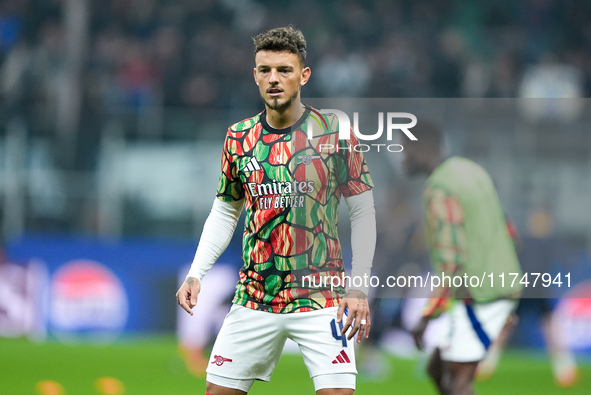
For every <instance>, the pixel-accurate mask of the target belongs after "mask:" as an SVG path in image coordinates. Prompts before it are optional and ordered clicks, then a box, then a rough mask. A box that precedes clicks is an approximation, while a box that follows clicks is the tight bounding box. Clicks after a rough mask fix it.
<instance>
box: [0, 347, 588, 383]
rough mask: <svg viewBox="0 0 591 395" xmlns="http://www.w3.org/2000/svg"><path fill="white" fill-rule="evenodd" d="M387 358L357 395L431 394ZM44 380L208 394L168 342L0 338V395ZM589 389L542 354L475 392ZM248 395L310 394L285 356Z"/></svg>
mask: <svg viewBox="0 0 591 395" xmlns="http://www.w3.org/2000/svg"><path fill="white" fill-rule="evenodd" d="M389 358H390V362H391V364H392V371H391V373H390V374H389V375H386V378H385V379H383V380H382V381H376V380H370V379H368V378H364V377H359V380H358V381H359V382H358V387H357V391H356V393H357V394H402V395H406V394H435V391H434V390H433V388H432V386H431V383H430V382H429V381H428V380H427V378H426V376H425V375H424V373H423V367H422V365H421V364H420V363H419V362H417V361H412V360H411V361H409V360H399V359H395V358H391V357H389ZM104 377H108V378H115V379H116V380H115V381H116V382H120V383H122V384H123V392H121V387H117V386H114V387H113V386H111V387H109V386H107V387H106V388H104V389H103V390H102V392H101V391H100V390H99V389H98V388H99V387H97V380H98V379H100V378H104ZM117 380H118V381H117ZM44 381H51V382H57V383H59V384H58V385H57V387H56V386H54V387H51V386H49V387H47V388H49V389H48V390H47V391H49V392H47V393H46V395H96V394H109V395H117V394H125V395H134V394H138V395H139V394H141V395H150V394H154V395H168V394H175V395H183V394H187V395H189V394H192V395H193V394H197V395H203V394H205V381H204V380H203V379H199V378H195V377H193V376H192V375H190V374H189V373H188V372H187V370H186V368H185V365H184V363H183V361H182V359H181V358H180V357H179V354H178V353H177V346H176V342H175V340H174V338H171V337H154V338H138V339H132V340H128V341H121V342H118V343H116V344H115V345H109V346H93V345H80V346H65V345H61V344H57V343H54V342H47V343H42V344H34V343H31V342H29V341H27V340H23V339H17V340H9V339H0V395H27V394H33V395H35V394H37V395H38V394H40V393H41V392H39V389H38V387H39V383H40V382H44ZM52 385H53V384H52ZM52 388H53V389H52ZM56 388H57V389H56ZM589 388H591V364H589V362H588V361H587V363H586V364H582V365H581V379H580V381H579V382H578V383H577V384H576V386H575V387H574V388H570V389H561V388H557V387H556V386H555V385H554V382H553V378H552V373H551V370H550V364H549V361H548V358H547V357H546V356H545V355H543V354H539V353H535V354H534V353H528V352H517V351H508V352H506V353H505V354H504V356H503V359H502V360H501V363H500V366H499V368H498V370H497V372H496V374H495V375H494V376H493V378H491V379H490V380H489V381H486V382H483V383H478V384H477V387H476V392H477V393H478V394H479V395H486V394H490V395H493V394H495V395H497V394H504V395H511V394H519V395H523V394H526V395H527V394H544V395H545V394H548V395H555V394H556V395H560V394H565V395H566V394H570V395H575V394H589ZM62 389H63V391H62ZM51 391H53V392H51ZM109 391H110V392H109ZM60 392H61V394H60ZM251 393H252V394H255V395H256V394H261V395H266V394H273V395H276V394H282V395H291V394H293V395H302V394H313V393H314V391H313V387H312V382H311V380H310V379H309V377H308V373H307V371H306V368H305V366H304V363H303V361H302V359H301V357H300V356H298V355H284V356H283V357H282V359H281V361H280V362H279V365H278V366H277V369H276V370H275V373H274V374H273V377H272V380H271V382H270V383H261V382H257V383H255V385H254V387H253V389H252V391H251Z"/></svg>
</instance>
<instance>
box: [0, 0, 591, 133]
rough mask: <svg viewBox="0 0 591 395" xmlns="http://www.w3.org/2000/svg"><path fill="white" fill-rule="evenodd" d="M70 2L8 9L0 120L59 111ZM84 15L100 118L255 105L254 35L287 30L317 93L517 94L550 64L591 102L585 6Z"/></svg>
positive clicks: (129, 10)
mask: <svg viewBox="0 0 591 395" xmlns="http://www.w3.org/2000/svg"><path fill="white" fill-rule="evenodd" d="M67 3H68V1H66V0H61V1H60V0H3V1H2V2H0V34H1V36H0V63H1V67H2V71H1V73H2V87H1V88H2V89H1V92H2V102H3V106H2V107H3V108H4V110H5V111H7V110H9V111H15V110H18V111H25V112H27V111H28V112H29V113H30V112H32V113H33V114H35V115H39V114H38V113H36V111H39V110H40V109H39V106H41V107H50V108H51V106H52V105H55V102H56V101H55V98H56V97H57V96H58V95H59V92H57V90H58V89H59V81H60V76H61V74H63V73H64V72H65V70H66V64H65V63H66V62H65V60H66V56H65V52H66V51H67V44H68V43H67V41H68V37H67V30H66V26H65V23H64V20H65V18H64V12H65V11H64V10H65V9H66V5H67ZM87 12H88V17H87V21H88V33H87V39H86V42H85V45H84V51H85V53H84V54H83V66H82V74H81V84H82V86H81V89H82V91H83V107H84V109H85V110H86V111H90V112H96V113H105V112H107V113H108V112H112V111H116V109H114V108H117V107H119V106H132V107H134V108H136V109H141V108H142V107H144V106H149V105H151V104H158V105H162V106H166V107H169V106H172V107H187V108H191V109H195V110H197V111H203V110H205V109H212V108H215V109H219V108H228V107H232V106H240V107H243V106H244V105H245V103H252V100H251V99H256V90H254V89H252V81H250V80H249V79H248V78H245V74H246V73H245V68H246V69H248V68H249V67H250V65H251V64H252V56H251V52H252V45H251V43H250V37H252V36H253V35H255V34H257V33H258V32H259V31H261V30H263V29H267V28H270V27H273V26H278V25H284V24H289V23H291V24H294V25H295V26H297V27H299V28H301V29H302V30H303V31H304V32H305V34H306V36H307V39H308V45H309V57H308V59H309V64H310V66H312V69H313V71H314V72H315V74H316V76H315V78H313V79H312V85H311V86H310V87H309V88H308V87H307V88H306V89H307V92H306V94H307V95H308V96H310V97H337V96H352V97H473V96H478V97H515V96H517V95H519V86H520V82H521V81H522V77H523V75H524V72H525V70H526V68H527V66H529V65H531V64H535V63H538V62H548V61H551V60H552V59H554V60H558V59H559V60H560V62H561V63H566V64H569V65H572V66H574V67H575V68H576V70H577V72H578V73H580V81H581V84H582V85H581V87H580V89H581V93H582V95H583V96H585V97H588V96H589V95H590V94H591V53H590V52H589V50H588V48H589V47H591V28H590V26H591V3H590V2H587V1H575V0H566V1H558V0H526V1H519V2H514V1H509V0H503V1H478V2H473V1H464V0H455V1H449V2H441V1H437V0H419V1H409V0H397V1H386V0H372V1H365V2H360V1H322V2H317V1H311V0H304V1H298V2H286V1H269V0H243V1H230V0H226V1H224V0H222V1H215V0H200V1H182V0H166V1H164V0H105V1H89V2H88V11H87ZM245 63H246V64H245ZM245 66H246V67H245ZM255 105H256V101H255ZM30 107H33V108H30ZM256 107H257V108H258V106H256ZM45 112H46V113H51V111H47V110H46V111H45ZM47 116H49V115H47ZM39 123H43V124H45V125H46V127H47V125H51V123H46V122H39Z"/></svg>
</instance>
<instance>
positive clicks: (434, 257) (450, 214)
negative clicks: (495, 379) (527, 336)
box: [403, 121, 522, 395]
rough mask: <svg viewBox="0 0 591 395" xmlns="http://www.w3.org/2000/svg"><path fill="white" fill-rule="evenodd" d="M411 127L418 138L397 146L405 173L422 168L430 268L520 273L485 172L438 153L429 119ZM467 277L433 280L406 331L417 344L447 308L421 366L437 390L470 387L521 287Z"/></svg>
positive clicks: (451, 272) (457, 391) (457, 392)
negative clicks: (443, 326) (437, 283)
mask: <svg viewBox="0 0 591 395" xmlns="http://www.w3.org/2000/svg"><path fill="white" fill-rule="evenodd" d="M413 133H415V135H416V136H417V139H418V140H417V141H413V142H410V143H409V144H406V145H405V146H404V151H403V152H404V162H403V164H404V168H405V171H406V173H407V174H408V175H411V176H412V175H417V174H421V173H424V174H427V175H429V177H428V179H427V183H426V187H425V190H424V193H423V206H424V207H423V211H424V219H425V232H426V238H427V243H428V246H429V249H430V254H431V263H432V266H433V269H434V271H435V272H436V273H435V274H437V275H439V276H440V278H442V279H443V274H445V275H447V276H450V277H452V278H453V277H454V276H458V277H462V278H463V277H464V275H467V276H468V278H471V277H473V276H478V278H479V279H480V278H482V276H483V275H486V276H488V275H489V274H492V276H494V280H499V277H498V276H499V274H502V273H506V274H507V276H509V274H508V273H521V268H520V265H519V262H518V260H517V255H516V251H515V246H514V243H513V240H512V239H511V236H510V234H509V230H508V228H507V223H506V217H505V214H504V212H503V209H502V208H501V204H500V203H499V198H498V196H497V192H496V190H495V187H494V185H493V183H492V180H491V179H490V177H489V175H488V174H487V172H486V171H485V170H484V169H483V168H482V167H480V166H479V165H477V164H476V163H474V162H473V161H471V160H469V159H466V158H461V157H450V158H445V156H444V155H443V150H442V134H441V131H440V130H439V128H438V127H437V126H436V125H435V124H432V123H430V122H426V121H423V122H419V123H418V124H417V126H416V127H415V128H413ZM486 279H488V280H490V278H489V277H486ZM442 282H443V280H442ZM455 284H458V282H455ZM471 284H474V283H471ZM471 284H466V283H463V284H462V285H460V286H454V285H453V284H452V283H451V282H447V283H445V284H444V285H443V286H441V287H439V288H437V289H436V290H435V291H434V294H433V295H432V297H431V299H430V300H429V302H428V304H427V307H426V308H425V310H424V312H423V316H422V318H421V319H420V321H419V322H418V324H417V325H416V327H415V328H413V330H412V331H411V332H412V335H413V337H414V339H415V342H416V344H417V347H419V348H420V349H422V348H423V335H424V332H425V329H426V328H427V326H428V323H429V321H430V320H431V319H432V318H435V317H437V316H439V315H440V314H441V313H442V312H444V311H446V312H447V319H448V321H449V324H450V325H449V331H448V333H445V334H442V335H443V336H442V337H441V339H440V342H439V343H438V344H437V347H436V348H435V350H434V352H433V354H432V355H431V358H430V361H429V364H428V368H427V371H428V373H429V375H430V376H431V378H432V379H433V380H434V382H435V384H436V386H437V388H438V390H439V392H440V393H441V394H454V395H468V394H473V393H474V390H473V383H474V375H475V372H476V368H477V366H478V362H479V361H481V360H482V359H484V357H485V355H486V352H487V350H488V348H489V347H490V345H491V343H492V342H493V341H494V340H495V338H496V337H497V336H498V335H499V333H500V332H501V330H502V328H503V327H504V326H505V323H506V322H507V320H508V319H509V318H510V317H511V314H512V313H513V311H514V310H515V308H516V304H517V301H516V298H517V297H518V296H519V293H520V289H521V287H522V286H521V285H520V284H508V283H505V284H504V286H501V284H500V282H497V283H496V284H495V283H493V284H489V282H488V281H487V282H486V283H483V284H480V287H478V286H476V287H474V286H471ZM474 285H475V284H474ZM511 285H513V287H511Z"/></svg>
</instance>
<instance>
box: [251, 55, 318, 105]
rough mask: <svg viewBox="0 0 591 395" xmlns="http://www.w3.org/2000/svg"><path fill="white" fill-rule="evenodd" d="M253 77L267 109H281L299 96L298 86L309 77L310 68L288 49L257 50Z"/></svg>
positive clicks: (304, 82) (302, 84) (303, 83)
mask: <svg viewBox="0 0 591 395" xmlns="http://www.w3.org/2000/svg"><path fill="white" fill-rule="evenodd" d="M255 64H256V67H255V69H254V79H255V81H256V84H257V85H258V86H259V92H260V94H261V98H262V99H263V101H264V102H265V105H266V106H267V109H268V110H276V111H283V110H286V109H287V108H289V107H290V106H291V100H292V99H296V98H299V97H300V88H301V87H302V86H304V85H305V84H306V82H308V79H309V78H310V68H309V67H302V64H301V62H300V58H299V57H298V55H296V54H295V53H291V52H288V51H280V52H277V51H259V52H257V53H256V55H255Z"/></svg>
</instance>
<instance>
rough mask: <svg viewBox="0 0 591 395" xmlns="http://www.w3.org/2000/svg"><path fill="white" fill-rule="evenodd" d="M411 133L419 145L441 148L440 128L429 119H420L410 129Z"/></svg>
mask: <svg viewBox="0 0 591 395" xmlns="http://www.w3.org/2000/svg"><path fill="white" fill-rule="evenodd" d="M412 133H413V134H414V135H415V136H416V137H417V139H418V141H420V142H421V143H426V144H429V145H431V146H432V147H435V148H442V146H443V140H444V137H443V131H442V130H441V126H440V125H439V124H438V123H436V122H433V121H432V120H429V119H420V118H419V120H418V122H417V124H416V125H415V126H414V127H413V128H412Z"/></svg>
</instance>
